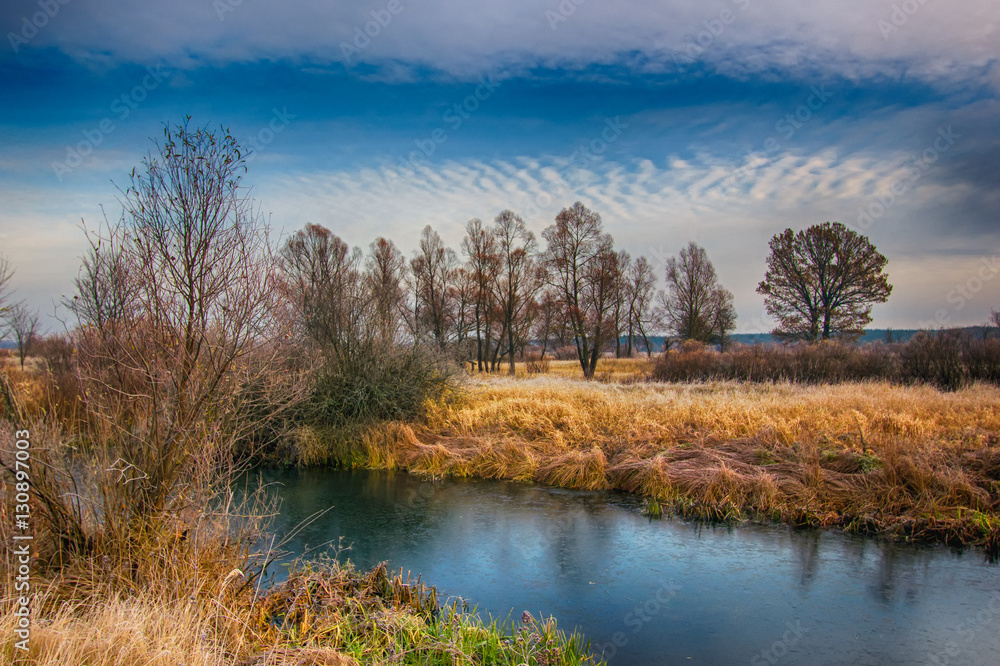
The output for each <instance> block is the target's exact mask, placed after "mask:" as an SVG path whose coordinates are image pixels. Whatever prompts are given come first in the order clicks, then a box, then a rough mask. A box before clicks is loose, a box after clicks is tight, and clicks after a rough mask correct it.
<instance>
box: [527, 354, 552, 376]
mask: <svg viewBox="0 0 1000 666" xmlns="http://www.w3.org/2000/svg"><path fill="white" fill-rule="evenodd" d="M525 362H526V364H527V369H528V374H529V375H547V374H548V373H549V370H550V369H551V367H552V361H551V360H550V359H549V358H548V357H547V356H546V357H543V356H542V355H541V354H537V353H532V354H528V355H527V356H526V357H525Z"/></svg>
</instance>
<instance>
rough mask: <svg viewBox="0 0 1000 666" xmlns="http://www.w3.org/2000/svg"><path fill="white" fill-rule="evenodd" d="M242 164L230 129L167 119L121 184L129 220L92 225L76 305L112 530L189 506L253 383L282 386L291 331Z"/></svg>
mask: <svg viewBox="0 0 1000 666" xmlns="http://www.w3.org/2000/svg"><path fill="white" fill-rule="evenodd" d="M243 171H244V159H243V151H242V150H241V148H240V147H239V144H238V143H237V141H236V139H235V138H234V137H233V136H232V135H231V134H229V132H228V131H226V130H221V131H219V132H213V131H209V130H207V129H192V128H190V127H189V126H188V123H187V122H185V123H184V124H182V125H179V126H170V125H167V126H166V127H165V128H164V135H163V140H162V141H161V142H158V143H157V144H156V150H155V151H154V152H151V153H150V154H149V155H148V156H147V157H146V158H144V159H143V161H142V165H141V167H140V168H138V169H133V171H132V174H131V184H130V185H129V186H128V187H127V188H126V189H125V190H123V191H122V205H123V208H124V210H123V214H122V217H121V219H120V220H119V221H118V222H117V223H113V224H112V223H108V222H107V221H105V224H104V225H102V227H101V228H100V229H98V230H97V231H94V232H91V233H89V234H88V239H89V240H90V243H91V244H90V249H89V252H88V256H87V258H86V260H85V261H84V265H83V268H82V270H81V274H80V277H79V278H78V280H77V294H76V296H75V297H74V299H73V300H72V301H71V302H70V303H69V305H70V307H71V308H72V310H73V311H74V313H75V314H76V316H77V318H78V319H79V321H80V325H81V326H80V329H79V331H78V336H77V339H78V344H79V366H80V371H81V375H82V377H83V378H84V381H85V382H86V386H87V395H88V408H89V409H90V410H91V411H92V413H94V414H96V416H97V421H96V423H95V425H94V427H95V429H96V430H95V433H94V436H93V437H94V441H95V442H98V443H100V444H101V448H100V449H99V451H98V457H99V461H98V464H97V465H96V473H97V474H99V475H100V478H101V479H103V481H102V482H100V483H99V485H98V487H99V488H100V492H101V493H102V499H103V507H102V509H101V510H102V512H103V515H104V518H105V525H106V526H108V527H109V528H111V527H113V526H114V525H118V526H122V527H124V528H125V529H129V528H128V526H130V525H134V521H136V520H140V521H141V520H144V519H145V518H149V517H151V516H155V515H156V514H158V513H159V512H160V511H163V510H167V509H169V508H171V507H174V508H176V507H178V506H183V505H186V504H187V503H188V502H190V501H191V500H192V499H193V497H192V496H191V495H190V494H189V492H188V491H191V490H193V489H195V488H197V487H202V486H203V485H204V484H206V483H207V484H211V483H212V480H213V479H214V474H213V473H212V472H214V465H216V464H218V462H219V461H221V460H223V459H224V458H226V454H227V453H228V450H227V447H228V446H230V445H231V444H232V443H234V442H235V441H236V439H237V438H238V437H239V436H240V435H241V431H240V428H241V427H243V426H242V425H240V424H242V423H243V421H244V420H243V419H241V418H240V413H239V410H240V409H241V407H242V406H243V405H244V404H245V403H242V402H241V401H240V400H238V399H237V398H238V396H239V395H240V394H241V390H242V387H245V386H249V385H261V386H266V387H268V388H270V387H271V386H272V385H276V384H280V383H281V382H282V381H283V379H282V376H281V375H276V376H272V380H271V381H268V382H263V381H261V377H262V373H263V372H265V371H267V370H268V369H269V368H270V366H269V360H271V359H273V358H274V355H276V354H277V349H278V347H277V345H276V344H275V343H274V342H272V341H273V340H276V339H281V337H283V336H281V335H278V332H277V331H275V330H274V323H275V322H274V319H273V317H272V313H273V310H274V291H275V290H274V285H275V281H274V275H275V273H274V270H273V259H272V252H271V246H270V243H269V241H268V234H267V227H266V225H265V221H264V219H263V217H262V216H261V215H260V213H259V212H258V210H257V209H256V208H255V207H254V205H253V201H252V199H251V198H250V196H249V194H248V192H247V190H246V189H245V188H241V187H240V180H241V174H242V172H243ZM246 427H252V424H246Z"/></svg>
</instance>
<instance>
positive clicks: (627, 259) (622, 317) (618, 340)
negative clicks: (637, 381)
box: [612, 250, 632, 358]
mask: <svg viewBox="0 0 1000 666" xmlns="http://www.w3.org/2000/svg"><path fill="white" fill-rule="evenodd" d="M631 267H632V255H630V254H629V253H628V252H626V251H625V250H619V251H618V253H617V256H616V258H615V275H614V293H613V296H612V298H613V299H614V307H613V314H612V316H613V318H614V322H615V323H614V329H615V330H614V339H615V358H621V357H622V352H623V349H622V334H623V333H626V332H627V331H628V328H629V321H628V315H629V311H628V301H629V296H628V291H629V285H628V272H629V270H630V269H631ZM625 348H626V349H628V343H626V347H625Z"/></svg>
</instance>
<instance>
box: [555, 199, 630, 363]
mask: <svg viewBox="0 0 1000 666" xmlns="http://www.w3.org/2000/svg"><path fill="white" fill-rule="evenodd" d="M542 236H543V237H544V238H545V240H546V242H547V244H548V247H547V248H546V251H545V261H546V263H547V264H548V268H549V272H548V275H549V280H550V283H551V284H552V286H553V287H554V288H555V290H556V293H557V294H558V296H559V299H560V301H561V302H562V306H563V308H564V309H565V311H566V313H567V318H568V319H569V322H570V326H571V329H572V335H573V341H574V343H575V344H576V350H577V358H578V360H579V361H580V367H581V368H582V369H583V374H584V377H586V378H588V379H590V378H592V377H593V376H594V372H595V371H596V369H597V360H598V358H600V355H601V352H602V351H603V350H604V347H605V345H606V344H607V342H608V341H609V340H610V339H611V336H612V335H614V329H615V325H614V324H615V322H614V317H613V316H612V315H613V307H614V298H613V292H614V287H615V275H616V271H617V266H618V257H617V255H616V254H615V251H614V242H613V240H612V238H611V236H610V235H609V234H606V233H604V227H603V225H602V223H601V216H600V215H599V214H597V213H596V212H594V211H591V210H589V209H588V208H587V207H585V206H584V205H583V204H582V203H580V202H579V201H578V202H576V203H575V204H573V206H572V207H571V208H564V209H563V210H562V211H560V213H559V214H558V215H557V216H556V221H555V224H554V225H552V226H550V227H548V228H546V229H545V231H543V232H542Z"/></svg>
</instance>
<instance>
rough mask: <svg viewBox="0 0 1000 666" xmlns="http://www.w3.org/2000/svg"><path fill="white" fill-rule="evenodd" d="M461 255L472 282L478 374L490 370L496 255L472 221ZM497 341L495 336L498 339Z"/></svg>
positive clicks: (488, 236) (492, 242)
mask: <svg viewBox="0 0 1000 666" xmlns="http://www.w3.org/2000/svg"><path fill="white" fill-rule="evenodd" d="M465 231H466V234H465V238H464V239H463V240H462V253H463V254H465V256H466V265H467V274H468V276H469V279H470V280H471V281H472V284H473V287H474V292H473V320H474V327H475V331H476V364H477V367H478V370H479V372H483V371H484V370H489V369H490V357H491V355H492V354H491V351H492V349H493V346H492V339H493V336H492V333H493V326H494V314H495V312H496V310H497V307H496V298H495V291H494V289H493V285H494V284H495V282H496V280H497V276H498V275H499V272H500V254H499V252H498V250H497V243H496V238H495V237H494V236H493V233H492V231H491V230H490V229H489V228H487V227H484V226H483V222H482V220H480V219H479V218H474V219H472V220H469V222H468V223H467V224H466V225H465ZM498 337H499V336H498Z"/></svg>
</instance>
